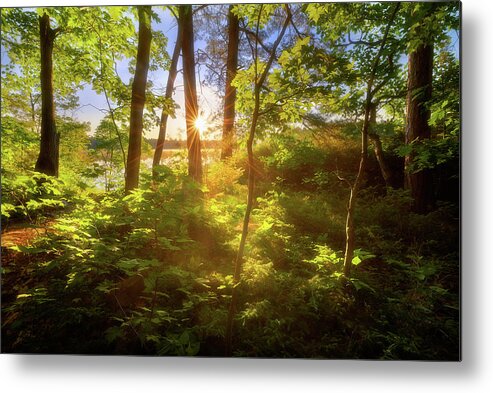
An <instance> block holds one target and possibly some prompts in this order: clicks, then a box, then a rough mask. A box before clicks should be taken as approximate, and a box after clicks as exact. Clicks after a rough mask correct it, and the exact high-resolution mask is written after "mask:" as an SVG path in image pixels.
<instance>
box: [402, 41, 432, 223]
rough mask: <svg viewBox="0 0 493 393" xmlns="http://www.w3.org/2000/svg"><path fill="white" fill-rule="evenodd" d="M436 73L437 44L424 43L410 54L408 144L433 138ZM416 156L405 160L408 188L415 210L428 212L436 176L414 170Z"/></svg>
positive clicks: (426, 171)
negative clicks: (432, 101) (432, 102)
mask: <svg viewBox="0 0 493 393" xmlns="http://www.w3.org/2000/svg"><path fill="white" fill-rule="evenodd" d="M432 73H433V45H432V44H431V43H423V44H421V45H420V46H419V47H418V48H417V49H416V50H415V51H414V52H412V53H410V54H409V60H408V81H407V87H408V93H407V101H406V106H407V111H406V144H410V143H413V142H414V143H420V141H424V140H426V139H429V138H430V137H431V130H430V126H429V125H428V120H429V118H430V110H429V108H428V102H429V100H430V98H431V89H432V77H433V75H432ZM414 158H415V153H414V152H411V153H410V154H409V155H407V156H406V157H405V161H404V162H405V170H406V172H405V174H406V187H407V188H409V190H410V191H411V196H412V198H413V200H414V211H415V212H417V213H426V212H428V211H429V210H430V209H431V208H432V207H433V202H434V201H433V177H432V173H431V170H430V169H424V170H420V171H417V172H414V171H413V170H412V165H413V162H414Z"/></svg>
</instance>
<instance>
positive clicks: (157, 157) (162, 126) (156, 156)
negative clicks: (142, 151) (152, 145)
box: [152, 24, 182, 178]
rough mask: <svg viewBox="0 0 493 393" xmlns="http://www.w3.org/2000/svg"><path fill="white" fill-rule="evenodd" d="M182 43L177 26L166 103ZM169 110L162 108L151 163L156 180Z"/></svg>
mask: <svg viewBox="0 0 493 393" xmlns="http://www.w3.org/2000/svg"><path fill="white" fill-rule="evenodd" d="M181 41H182V29H181V26H180V24H178V33H177V36H176V43H175V49H174V50H173V57H172V58H171V65H170V68H169V71H168V82H167V83H166V93H165V95H164V96H165V98H166V102H167V103H168V102H169V101H170V100H171V97H172V96H173V87H174V84H175V79H176V75H177V74H178V70H177V69H178V59H179V57H180V51H181ZM168 114H169V108H167V107H164V108H163V110H162V112H161V122H160V123H159V135H158V138H157V144H156V150H155V151H154V159H153V161H152V176H153V178H156V175H157V173H156V171H155V168H156V167H157V166H158V165H159V164H160V162H161V156H162V155H163V149H164V141H165V140H166V124H167V122H168Z"/></svg>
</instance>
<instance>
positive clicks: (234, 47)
mask: <svg viewBox="0 0 493 393" xmlns="http://www.w3.org/2000/svg"><path fill="white" fill-rule="evenodd" d="M233 7H234V6H233V5H230V6H229V13H228V59H227V61H226V90H225V94H224V122H223V138H222V149H221V160H224V159H225V158H228V157H231V155H232V154H233V139H234V122H235V103H236V87H234V86H232V85H231V83H232V82H233V79H234V78H235V76H236V72H237V69H238V45H239V37H240V35H239V32H240V21H239V19H238V17H237V16H236V15H235V14H234V13H233Z"/></svg>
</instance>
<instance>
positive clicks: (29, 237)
mask: <svg viewBox="0 0 493 393" xmlns="http://www.w3.org/2000/svg"><path fill="white" fill-rule="evenodd" d="M53 223H54V220H53V219H49V220H46V221H43V222H42V223H39V224H32V223H30V222H25V221H24V222H17V223H14V224H10V225H9V226H7V227H6V228H2V235H1V236H2V247H12V246H28V245H30V244H32V243H33V241H34V240H35V239H36V238H37V237H39V236H40V235H42V234H43V235H44V234H46V233H47V232H48V231H49V230H50V228H51V226H52V225H53Z"/></svg>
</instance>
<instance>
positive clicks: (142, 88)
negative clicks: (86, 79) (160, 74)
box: [125, 6, 152, 193]
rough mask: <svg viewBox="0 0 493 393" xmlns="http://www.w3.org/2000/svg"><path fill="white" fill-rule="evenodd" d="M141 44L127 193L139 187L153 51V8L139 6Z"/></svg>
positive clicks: (131, 117) (136, 78)
mask: <svg viewBox="0 0 493 393" xmlns="http://www.w3.org/2000/svg"><path fill="white" fill-rule="evenodd" d="M138 12H139V43H138V48H137V64H136V67H135V76H134V80H133V83H132V101H131V104H130V133H129V139H128V154H127V176H126V177H125V192H126V193H128V192H130V191H131V190H133V189H134V188H136V187H138V186H139V171H140V155H141V145H142V128H143V119H142V117H143V114H144V105H145V99H146V84H147V72H148V70H149V56H150V51H151V40H152V32H151V7H150V6H139V7H138Z"/></svg>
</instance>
